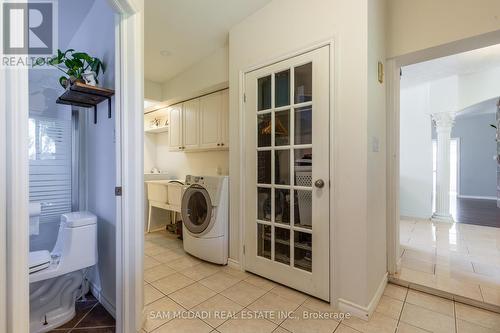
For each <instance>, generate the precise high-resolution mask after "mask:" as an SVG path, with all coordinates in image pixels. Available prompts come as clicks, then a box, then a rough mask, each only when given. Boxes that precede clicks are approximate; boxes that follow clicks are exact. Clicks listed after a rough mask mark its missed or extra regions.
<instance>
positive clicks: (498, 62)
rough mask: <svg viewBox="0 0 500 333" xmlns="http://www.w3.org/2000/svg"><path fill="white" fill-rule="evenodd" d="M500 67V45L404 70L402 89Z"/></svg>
mask: <svg viewBox="0 0 500 333" xmlns="http://www.w3.org/2000/svg"><path fill="white" fill-rule="evenodd" d="M499 66H500V44H499V45H493V46H489V47H485V48H482V49H477V50H473V51H469V52H464V53H459V54H455V55H452V56H448V57H443V58H438V59H433V60H430V61H426V62H421V63H418V64H414V65H409V66H405V67H403V68H402V71H403V76H402V77H401V87H409V86H413V85H417V84H422V83H425V82H428V81H433V80H437V79H441V78H445V77H448V76H453V75H457V74H467V73H474V72H480V71H483V70H486V69H488V68H492V67H499Z"/></svg>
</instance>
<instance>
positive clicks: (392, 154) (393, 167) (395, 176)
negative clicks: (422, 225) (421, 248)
mask: <svg viewBox="0 0 500 333" xmlns="http://www.w3.org/2000/svg"><path fill="white" fill-rule="evenodd" d="M386 71H387V74H386V77H387V91H386V93H387V95H386V96H387V97H386V98H387V157H386V158H387V161H386V163H387V203H386V206H387V271H388V272H389V274H395V273H396V272H397V271H398V270H399V267H400V266H399V265H400V262H401V261H400V260H398V259H400V256H399V253H400V246H399V220H400V216H399V215H400V211H399V130H400V125H399V91H400V82H399V73H400V67H399V65H398V64H397V62H396V61H395V60H388V61H387V63H386ZM395 92H397V93H395ZM398 262H399V264H398Z"/></svg>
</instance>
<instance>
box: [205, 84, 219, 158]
mask: <svg viewBox="0 0 500 333" xmlns="http://www.w3.org/2000/svg"><path fill="white" fill-rule="evenodd" d="M200 105H201V113H200V118H201V144H200V146H201V147H202V148H217V147H220V143H221V142H220V127H221V126H220V115H221V109H222V97H221V93H220V92H217V93H214V94H210V95H207V96H203V97H201V98H200Z"/></svg>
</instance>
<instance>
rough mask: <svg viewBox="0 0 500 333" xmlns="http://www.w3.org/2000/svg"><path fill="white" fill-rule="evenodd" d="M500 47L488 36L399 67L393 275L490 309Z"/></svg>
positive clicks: (498, 270)
mask: <svg viewBox="0 0 500 333" xmlns="http://www.w3.org/2000/svg"><path fill="white" fill-rule="evenodd" d="M499 54H500V45H493V46H488V47H484V48H480V49H474V50H472V51H467V52H463V53H458V54H453V55H449V56H445V57H441V58H435V59H432V60H426V61H423V62H418V63H411V64H405V65H403V66H401V67H400V68H401V78H400V82H399V85H398V84H396V85H397V87H396V89H397V90H399V91H398V93H397V96H399V100H398V99H397V98H396V99H394V100H395V101H397V102H396V103H395V104H396V106H395V108H396V109H397V110H399V112H398V113H397V116H396V117H395V118H393V119H397V120H396V121H395V126H398V125H399V126H398V127H399V129H398V134H396V135H395V136H396V137H398V142H399V146H398V145H396V147H397V150H395V153H396V154H395V155H394V156H397V157H396V159H398V161H397V162H394V163H395V164H393V166H394V165H396V169H397V171H398V175H397V178H398V179H397V180H396V184H397V185H396V186H397V189H395V190H394V188H393V190H394V192H393V193H399V194H398V195H396V197H397V198H398V199H399V201H397V200H396V202H397V206H398V207H397V208H396V209H395V210H394V211H393V212H397V213H396V214H395V215H396V216H397V218H395V220H396V226H395V229H396V230H397V235H394V236H395V239H396V242H395V243H396V247H395V249H396V250H395V251H394V255H395V257H396V258H397V259H396V260H394V263H395V265H394V267H393V272H392V273H393V274H392V275H391V279H392V280H393V281H395V282H396V283H402V284H405V285H411V286H414V287H415V288H421V289H424V290H426V291H430V292H436V293H439V294H440V295H443V294H444V295H447V296H448V297H458V298H460V299H461V300H462V301H465V302H471V303H474V304H477V305H480V304H482V305H483V306H484V307H487V308H489V309H496V310H500V298H499V290H500V265H499V264H498V258H500V248H499V247H498V246H497V243H498V239H499V237H500V214H499V212H500V210H499V208H498V207H497V184H498V179H497V178H498V177H497V170H498V162H497V161H498V159H497V154H498V153H497V142H496V138H497V131H496V129H495V128H494V127H495V124H497V119H498V117H497V114H498V106H497V103H498V97H499V95H500V91H499V89H498V88H497V87H495V83H494V82H495V81H496V80H498V79H496V78H497V77H498V74H499V73H500V62H498V60H497V59H500V57H498V55H499ZM395 67H396V68H397V70H398V71H399V67H397V66H395ZM395 78H396V75H395ZM395 80H397V79H395ZM398 123H399V124H398ZM393 149H394V148H393ZM389 163H391V162H389ZM389 251H391V250H389ZM389 261H390V260H389ZM389 270H390V271H391V267H390V269H389Z"/></svg>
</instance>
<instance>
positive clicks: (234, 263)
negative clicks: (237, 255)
mask: <svg viewBox="0 0 500 333" xmlns="http://www.w3.org/2000/svg"><path fill="white" fill-rule="evenodd" d="M227 265H228V266H229V267H231V268H234V269H237V270H239V271H242V270H243V266H241V264H240V262H239V261H238V260H235V259H232V258H228V259H227Z"/></svg>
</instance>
